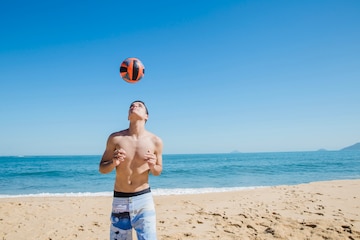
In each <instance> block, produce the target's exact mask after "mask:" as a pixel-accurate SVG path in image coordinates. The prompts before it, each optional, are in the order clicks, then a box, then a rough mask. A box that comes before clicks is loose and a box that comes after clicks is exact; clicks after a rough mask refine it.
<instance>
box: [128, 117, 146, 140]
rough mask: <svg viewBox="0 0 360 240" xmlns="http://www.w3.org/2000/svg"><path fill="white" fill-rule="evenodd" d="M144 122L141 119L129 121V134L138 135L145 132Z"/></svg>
mask: <svg viewBox="0 0 360 240" xmlns="http://www.w3.org/2000/svg"><path fill="white" fill-rule="evenodd" d="M145 131H146V130H145V123H144V122H143V121H135V122H130V126H129V135H130V136H134V137H139V136H141V135H143V134H144V133H145Z"/></svg>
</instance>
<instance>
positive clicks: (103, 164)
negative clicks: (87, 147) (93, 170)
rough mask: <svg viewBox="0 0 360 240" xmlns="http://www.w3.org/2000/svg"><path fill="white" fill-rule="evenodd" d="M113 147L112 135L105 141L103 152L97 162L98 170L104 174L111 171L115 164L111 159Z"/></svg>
mask: <svg viewBox="0 0 360 240" xmlns="http://www.w3.org/2000/svg"><path fill="white" fill-rule="evenodd" d="M114 148H115V147H114V146H113V141H112V136H110V137H109V139H108V141H107V143H106V149H105V152H104V154H103V156H102V158H101V161H100V164H99V172H101V173H103V174H106V173H109V172H111V171H112V170H113V169H114V168H115V164H114V160H113V157H114Z"/></svg>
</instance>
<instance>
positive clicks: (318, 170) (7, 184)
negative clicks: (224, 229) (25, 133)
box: [0, 151, 360, 197]
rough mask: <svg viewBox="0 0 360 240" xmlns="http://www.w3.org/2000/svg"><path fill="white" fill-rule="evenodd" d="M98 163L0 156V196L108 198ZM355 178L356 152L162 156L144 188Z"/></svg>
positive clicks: (94, 159)
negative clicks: (158, 172) (160, 169)
mask: <svg viewBox="0 0 360 240" xmlns="http://www.w3.org/2000/svg"><path fill="white" fill-rule="evenodd" d="M100 158H101V156H86V155H85V156H7V157H0V197H18V196H23V195H27V196H87V195H89V196H111V194H112V190H113V185H114V177H115V172H114V171H112V172H111V173H109V174H100V173H99V171H98V166H99V162H100ZM359 178H360V151H314V152H275V153H231V154H167V155H163V172H162V174H161V175H160V176H156V177H155V176H152V175H150V185H151V188H152V191H153V193H154V195H169V194H185V193H186V194H190V193H205V192H222V191H230V190H241V189H248V188H257V187H265V186H276V185H294V184H300V183H308V182H314V181H327V180H340V179H359Z"/></svg>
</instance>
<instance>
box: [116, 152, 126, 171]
mask: <svg viewBox="0 0 360 240" xmlns="http://www.w3.org/2000/svg"><path fill="white" fill-rule="evenodd" d="M125 158H126V152H125V150H124V149H122V148H120V149H116V150H115V151H114V156H113V164H114V166H115V167H117V166H119V165H120V163H121V162H123V161H124V160H125Z"/></svg>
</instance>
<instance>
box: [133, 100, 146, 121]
mask: <svg viewBox="0 0 360 240" xmlns="http://www.w3.org/2000/svg"><path fill="white" fill-rule="evenodd" d="M132 115H136V116H138V117H141V118H143V119H145V120H147V119H148V114H147V111H146V107H145V105H144V104H143V103H142V102H133V103H132V104H131V105H130V108H129V119H130V116H132Z"/></svg>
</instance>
